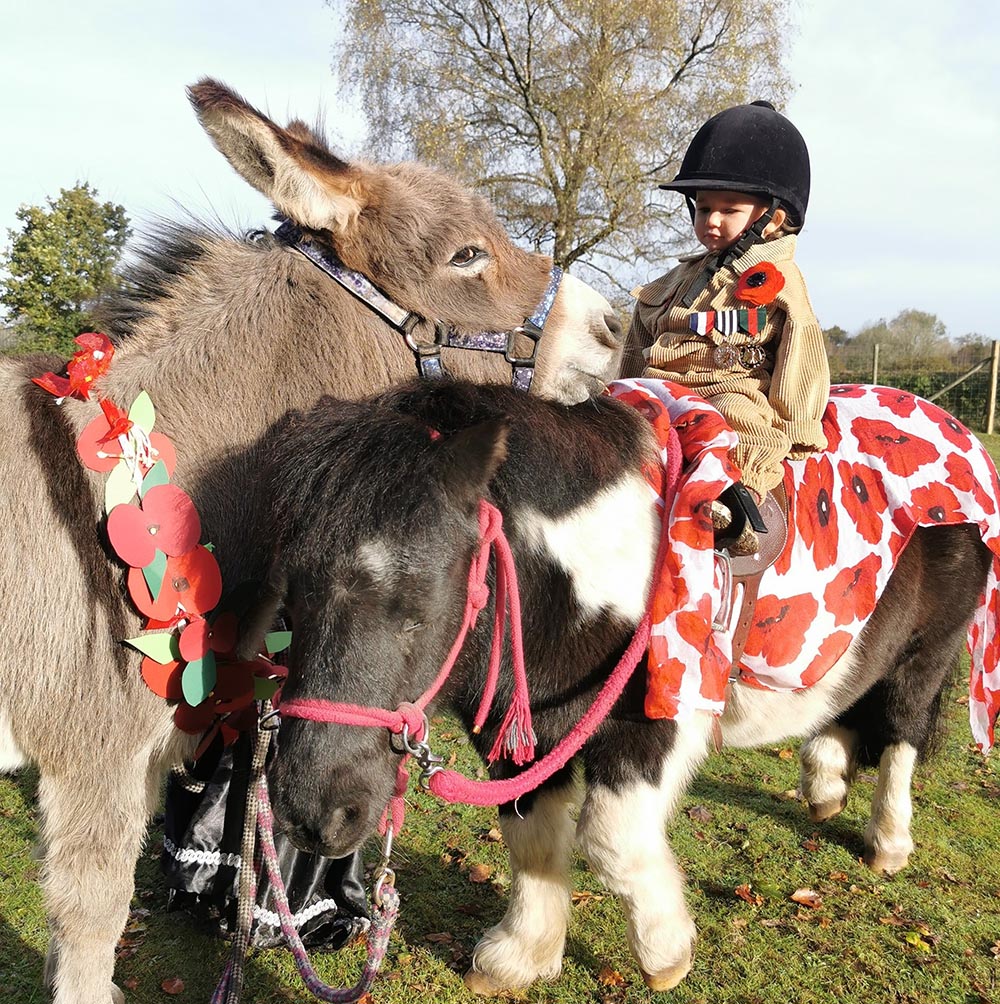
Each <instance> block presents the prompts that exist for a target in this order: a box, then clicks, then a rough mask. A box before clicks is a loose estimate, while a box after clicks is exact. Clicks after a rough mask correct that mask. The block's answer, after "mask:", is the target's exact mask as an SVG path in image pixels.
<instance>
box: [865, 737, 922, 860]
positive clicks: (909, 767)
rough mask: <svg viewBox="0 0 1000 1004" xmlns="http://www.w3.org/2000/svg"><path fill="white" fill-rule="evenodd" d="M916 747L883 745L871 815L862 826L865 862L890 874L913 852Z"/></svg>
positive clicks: (895, 744) (907, 744)
mask: <svg viewBox="0 0 1000 1004" xmlns="http://www.w3.org/2000/svg"><path fill="white" fill-rule="evenodd" d="M916 762H917V751H916V749H914V747H912V746H911V745H910V744H909V743H893V744H892V745H891V746H886V748H885V750H884V751H883V752H882V756H881V757H880V759H879V763H878V781H877V782H876V784H875V794H874V796H873V798H872V815H871V819H870V820H869V822H868V826H867V827H866V828H865V864H866V865H868V867H869V868H872V869H874V870H875V871H878V872H885V873H886V874H888V875H893V874H895V873H896V872H898V871H899V870H900V869H902V868H905V867H906V864H907V862H908V861H909V859H910V854H911V853H912V852H913V838H912V837H911V836H910V820H911V819H912V817H913V803H912V801H911V800H910V783H911V781H912V780H913V765H914V764H915V763H916Z"/></svg>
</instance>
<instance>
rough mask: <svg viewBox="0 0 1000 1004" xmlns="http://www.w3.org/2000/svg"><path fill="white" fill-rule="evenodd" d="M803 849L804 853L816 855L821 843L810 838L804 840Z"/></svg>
mask: <svg viewBox="0 0 1000 1004" xmlns="http://www.w3.org/2000/svg"><path fill="white" fill-rule="evenodd" d="M802 849H803V850H804V851H809V852H810V853H813V854H815V853H816V851H818V850H819V841H818V840H814V839H813V838H812V837H810V838H809V839H808V840H803V841H802Z"/></svg>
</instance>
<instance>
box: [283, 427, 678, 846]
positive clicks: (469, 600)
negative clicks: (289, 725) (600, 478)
mask: <svg viewBox="0 0 1000 1004" xmlns="http://www.w3.org/2000/svg"><path fill="white" fill-rule="evenodd" d="M666 458H667V459H666V464H665V469H664V480H663V501H664V506H663V521H664V524H666V521H667V519H668V518H669V515H670V510H671V506H672V504H673V498H674V495H675V493H676V489H677V483H678V481H679V479H680V469H681V449H680V441H679V439H678V438H677V433H676V432H675V431H674V430H673V429H671V430H670V432H669V439H668V449H667V451H666ZM479 533H480V546H479V550H478V552H477V553H476V554H475V555H474V556H473V559H472V564H471V566H470V568H469V579H468V592H467V596H466V604H465V616H464V617H463V620H462V626H461V627H460V628H459V631H458V634H457V636H456V637H455V641H454V643H453V644H452V647H451V649H450V651H449V652H448V655H447V657H446V658H445V661H444V663H443V665H442V666H441V669H440V670H439V672H438V675H437V677H436V678H435V680H434V682H433V683H432V684H431V685H430V687H428V688H427V690H425V691H424V692H423V694H421V695H420V697H418V698H417V699H416V700H415V701H414V702H413V703H412V704H410V703H404V704H401V705H400V706H399V707H398V708H397V709H396V710H395V711H388V710H385V709H383V708H372V707H364V706H361V705H356V704H342V703H336V702H333V701H325V700H319V699H305V700H291V701H287V702H283V703H282V705H281V714H282V715H284V716H288V717H290V718H305V719H308V720H310V721H314V722H330V723H334V724H338V725H367V726H378V727H384V728H387V729H389V731H390V732H391V733H393V734H395V735H400V736H402V737H403V745H404V748H405V749H406V750H407V751H408V752H412V753H418V755H419V758H420V760H419V762H420V763H421V765H422V766H423V767H424V774H423V776H422V778H421V781H422V783H425V784H426V787H427V788H428V790H429V791H431V793H432V794H434V795H436V796H438V797H439V798H441V799H443V800H444V801H447V802H464V803H466V804H468V805H500V804H502V803H504V802H512V801H514V800H516V799H517V798H520V797H521V796H522V795H524V794H525V793H526V792H528V791H531V790H532V789H533V788H536V787H538V785H540V784H542V783H543V782H544V781H545V780H547V779H548V778H549V777H551V776H552V775H553V774H554V773H555V772H556V771H557V770H559V769H560V768H562V767H563V766H565V765H566V764H567V763H568V762H569V761H570V760H571V759H572V758H573V756H575V755H576V754H577V753H578V752H579V750H580V749H581V747H582V746H583V744H584V743H585V742H586V741H587V740H588V739H589V738H590V737H591V736H592V735H593V734H594V732H595V731H596V729H597V728H598V726H599V725H600V724H601V722H602V721H603V720H604V719H605V717H606V716H607V715H608V713H609V712H610V711H611V708H612V707H614V704H615V702H616V701H617V700H618V698H619V697H620V696H621V694H622V691H623V690H624V689H625V684H626V683H627V682H628V681H629V679H630V677H631V675H632V673H633V671H634V670H635V667H636V666H637V665H638V664H639V662H640V660H641V659H642V657H643V655H644V654H645V652H646V648H647V646H648V645H649V631H650V615H649V611H648V610H647V611H646V613H645V614H644V615H643V618H642V620H641V621H640V622H639V626H638V627H637V628H636V631H635V635H634V636H633V638H632V641H631V642H630V643H629V646H628V648H627V649H626V650H625V652H624V653H623V655H622V657H621V659H620V660H619V662H618V665H617V666H616V667H615V668H614V670H613V671H612V673H611V674H610V676H609V677H608V679H607V680H606V681H605V683H604V686H603V687H602V688H601V690H600V692H599V693H598V695H597V697H596V698H595V699H594V702H593V703H592V704H591V706H590V707H589V708H588V709H587V711H586V712H584V714H583V716H582V717H581V718H580V720H579V721H578V722H577V724H576V725H575V726H574V727H573V728H572V729H571V730H570V732H569V733H568V734H567V735H566V737H565V738H564V739H563V740H562V741H561V742H560V743H558V744H557V745H556V746H555V747H554V748H553V749H552V751H551V752H550V753H548V754H547V755H546V756H544V757H543V758H542V759H541V760H539V761H537V762H536V763H533V764H532V765H531V766H530V767H529V768H528V769H527V770H524V771H522V772H521V773H520V774H518V775H517V776H516V777H512V778H509V779H507V780H499V781H472V780H470V779H469V778H467V777H465V776H464V775H463V774H460V773H458V772H457V771H451V770H443V769H442V768H441V767H439V766H436V762H437V761H439V759H440V758H437V757H434V756H433V754H431V753H430V749H429V747H427V745H426V742H421V741H420V740H424V739H426V736H425V733H426V728H427V719H426V716H425V709H426V707H427V705H428V704H429V703H430V701H431V700H433V698H434V696H435V695H436V694H437V693H438V691H439V690H440V689H441V687H442V686H443V684H444V682H445V680H447V678H448V675H449V673H450V672H451V670H452V668H453V667H454V665H455V662H456V660H457V659H458V654H459V652H460V651H461V648H462V644H463V643H464V642H465V638H466V635H467V634H468V633H469V630H470V628H472V627H474V626H475V623H476V618H477V616H478V614H479V611H480V610H482V609H483V607H485V606H486V603H487V600H488V598H489V590H488V587H487V585H486V573H487V569H488V567H489V554H490V549H491V548H493V549H494V550H495V551H496V555H497V570H496V591H497V595H496V616H495V619H494V624H493V644H492V648H491V651H490V662H489V667H488V669H487V676H486V684H485V686H484V688H483V696H482V699H481V701H480V704H479V709H478V711H477V713H476V717H475V719H474V727H473V731H476V732H478V731H479V730H480V729H481V728H482V725H483V723H484V722H485V721H486V716H487V715H488V713H489V709H490V705H491V704H492V701H493V697H494V694H495V692H496V686H497V679H498V676H499V672H500V656H501V653H502V649H503V629H504V622H505V618H506V610H507V606H508V599H509V607H510V626H511V648H512V652H513V664H514V698H513V700H512V702H511V706H510V708H509V709H508V710H507V714H506V715H505V716H504V720H503V723H502V725H501V727H500V730H499V734H498V736H497V739H496V742H495V743H494V744H493V747H492V749H491V750H490V752H489V755H488V757H487V760H488V761H489V762H490V763H493V762H494V761H495V760H497V759H498V758H499V757H500V756H502V755H505V754H510V756H511V759H512V760H513V762H514V763H515V764H517V765H518V766H521V765H523V764H525V763H528V762H529V761H530V760H532V759H534V752H535V735H534V731H533V729H532V727H531V708H530V704H529V700H528V681H527V675H526V673H525V668H524V644H523V639H522V635H521V600H520V594H519V592H518V588H517V577H516V572H515V568H514V558H513V555H512V553H511V550H510V544H509V543H508V541H507V538H506V536H505V535H504V533H503V517H502V515H501V513H500V511H499V509H497V508H496V506H494V505H492V504H491V503H489V502H487V501H485V500H482V501H481V502H480V503H479ZM666 539H667V535H666V533H662V534H661V537H660V549H659V553H658V555H657V559H656V568H655V569H654V581H655V575H656V571H657V570H658V569H659V567H660V565H661V563H662V560H663V548H664V546H665V542H666ZM410 736H412V737H414V738H415V739H416V740H418V742H417V744H416V746H412V745H411V744H410V742H409V737H410ZM408 780H409V775H408V774H407V771H406V766H405V758H404V759H403V760H401V761H400V764H399V769H398V771H397V773H396V785H395V789H394V791H393V794H392V798H391V799H390V800H389V804H388V805H387V806H386V810H385V812H384V813H383V815H382V820H381V822H380V824H379V832H380V833H383V834H384V833H385V832H386V830H387V828H389V827H390V826H391V829H392V832H393V835H396V834H398V833H399V830H400V828H401V827H402V824H403V812H404V802H403V796H404V794H405V792H406V785H407V782H408Z"/></svg>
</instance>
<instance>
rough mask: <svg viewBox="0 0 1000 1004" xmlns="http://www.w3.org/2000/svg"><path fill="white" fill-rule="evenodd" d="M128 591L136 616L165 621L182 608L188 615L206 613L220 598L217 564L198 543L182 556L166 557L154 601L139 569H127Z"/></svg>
mask: <svg viewBox="0 0 1000 1004" xmlns="http://www.w3.org/2000/svg"><path fill="white" fill-rule="evenodd" d="M128 591H129V595H130V596H131V597H132V602H133V603H134V604H135V605H136V609H138V611H139V613H141V614H144V615H145V616H146V617H154V618H155V619H156V620H159V621H168V620H170V618H171V617H173V616H174V614H175V613H176V612H177V607H178V606H182V607H183V608H184V609H185V610H186V611H187V613H188V614H206V613H208V611H209V610H211V609H212V608H213V607H214V606H215V605H216V604H217V603H218V602H219V599H220V597H221V596H222V573H221V572H220V571H219V563H218V562H217V561H216V560H215V557H214V556H213V555H212V552H211V551H209V550H208V548H207V547H202V545H201V544H199V545H198V546H197V547H194V548H192V549H191V550H190V551H188V552H187V553H186V554H181V555H178V556H176V557H168V558H167V570H166V574H165V575H164V576H163V585H162V586H161V587H160V595H159V596H157V598H156V600H155V601H154V600H153V598H152V596H151V595H150V593H149V587H148V586H147V585H146V579H145V577H144V576H143V574H142V569H141V568H130V569H129V570H128Z"/></svg>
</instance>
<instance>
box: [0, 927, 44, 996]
mask: <svg viewBox="0 0 1000 1004" xmlns="http://www.w3.org/2000/svg"><path fill="white" fill-rule="evenodd" d="M44 964H45V960H44V959H43V958H42V955H41V953H40V952H38V951H37V950H36V949H35V948H33V947H32V946H31V945H28V944H27V943H26V942H25V941H24V940H23V938H22V937H21V935H20V934H19V933H18V932H17V931H16V930H14V928H12V927H11V926H10V925H9V924H8V923H7V922H6V921H5V920H3V919H0V1000H3V1001H8V1002H10V1004H36V1002H38V1004H41V1002H43V1001H47V1000H48V995H47V994H46V993H45V992H44V990H43V988H42V970H43V968H44Z"/></svg>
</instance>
